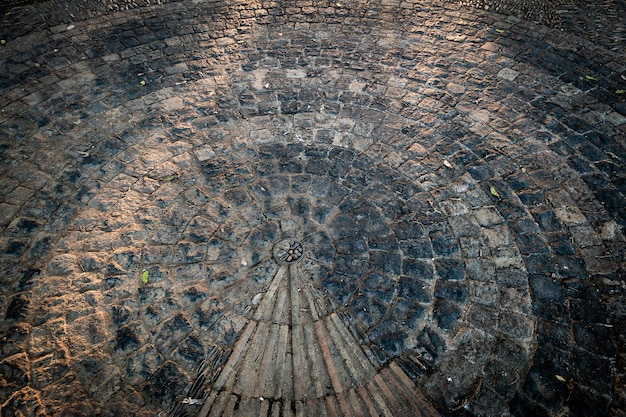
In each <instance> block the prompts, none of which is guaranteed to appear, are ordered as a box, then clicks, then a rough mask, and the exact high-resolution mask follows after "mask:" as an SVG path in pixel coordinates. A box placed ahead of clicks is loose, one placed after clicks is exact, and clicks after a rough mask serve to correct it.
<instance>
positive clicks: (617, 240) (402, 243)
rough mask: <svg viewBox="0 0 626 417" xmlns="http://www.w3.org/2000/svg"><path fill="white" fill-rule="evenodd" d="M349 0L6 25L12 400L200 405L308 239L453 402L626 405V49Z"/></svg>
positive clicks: (598, 408) (5, 208) (472, 16)
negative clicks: (287, 261) (289, 249)
mask: <svg viewBox="0 0 626 417" xmlns="http://www.w3.org/2000/svg"><path fill="white" fill-rule="evenodd" d="M343 3H344V2H339V3H337V2H328V3H310V2H300V1H298V2H295V1H294V2H288V3H284V4H283V3H281V4H277V3H272V2H258V3H254V2H253V3H241V2H218V1H211V2H209V1H207V2H187V1H184V2H171V3H166V4H163V5H154V6H151V7H138V8H135V9H132V10H126V11H124V12H114V11H112V10H107V11H104V12H101V13H98V14H99V15H98V16H96V15H94V16H92V17H91V18H89V19H84V20H78V19H77V20H76V21H72V22H64V23H63V24H60V25H58V26H49V25H46V24H44V23H43V22H41V23H37V22H32V25H31V26H29V30H28V31H22V32H16V33H15V34H14V35H12V36H10V34H9V33H8V32H6V33H4V32H3V35H2V36H3V38H4V40H5V41H6V42H5V43H3V44H2V45H0V55H1V57H2V58H1V59H0V65H2V68H3V72H2V73H3V75H1V76H0V86H1V88H2V90H1V91H2V93H1V94H0V126H1V127H0V154H1V157H2V160H3V164H0V175H1V176H2V181H1V184H0V227H1V228H2V234H1V235H0V258H1V259H0V265H1V267H0V268H1V270H2V278H1V279H0V314H1V316H2V317H3V318H4V321H3V324H2V326H0V331H1V333H2V344H0V352H2V355H0V369H2V370H3V371H2V374H1V375H2V377H1V378H2V384H1V385H0V387H1V389H0V407H1V409H2V411H6V413H12V412H13V413H18V412H19V413H22V414H23V415H33V416H39V415H67V416H73V415H77V416H78V415H137V416H141V415H146V416H148V415H157V414H158V413H168V412H170V411H171V410H173V409H175V410H177V411H176V412H177V413H178V414H177V415H185V414H182V412H181V408H180V407H183V405H182V403H181V401H182V400H183V399H184V398H185V397H187V396H191V395H192V394H193V395H195V394H199V395H200V394H202V393H203V392H205V390H206V389H207V387H210V386H211V384H212V383H213V382H215V378H213V379H210V378H209V379H207V380H204V379H202V378H204V377H206V376H207V375H213V377H216V374H215V375H214V374H210V373H209V374H206V373H203V372H204V371H202V372H200V370H199V368H198V366H199V364H200V363H202V362H204V363H208V364H211V366H215V369H217V368H219V367H221V366H224V364H225V362H226V360H227V358H228V357H229V355H231V354H232V353H233V349H234V348H235V346H236V343H237V341H238V340H240V338H241V337H242V334H244V333H245V328H246V326H247V325H248V324H249V323H250V322H253V321H254V320H253V319H254V317H253V314H254V311H255V308H256V307H255V306H256V304H257V303H258V302H259V299H260V298H258V295H259V294H261V295H262V294H263V293H265V292H267V291H268V288H269V285H270V281H271V277H272V276H274V275H275V274H276V271H277V269H278V266H277V265H276V263H275V262H274V261H273V260H272V249H273V247H274V244H275V243H277V242H279V241H281V240H282V239H286V238H297V239H298V240H299V241H301V242H302V243H303V245H304V247H305V252H304V253H305V255H304V259H303V260H302V262H301V263H300V264H298V265H299V266H298V268H300V269H299V271H300V272H301V273H302V274H304V276H305V277H307V279H308V280H309V282H310V283H311V285H312V288H315V291H316V292H315V295H316V297H318V299H319V300H318V301H319V303H320V304H324V306H325V307H324V308H325V309H326V310H327V311H328V314H334V313H336V314H337V317H341V321H342V322H343V323H345V325H346V326H348V327H349V328H350V329H352V331H353V332H354V334H356V335H358V337H357V338H356V340H357V341H358V344H359V346H360V349H362V350H363V351H364V352H368V355H369V356H368V357H369V358H370V359H371V360H372V361H373V362H374V363H376V364H377V365H376V366H377V367H378V368H377V369H378V370H381V369H387V367H389V366H390V365H389V364H390V363H392V362H393V363H397V364H398V365H399V366H400V367H401V368H402V370H403V371H404V372H405V373H406V375H408V376H409V377H410V378H411V380H412V381H413V383H414V384H415V385H416V387H417V388H418V389H419V390H420V391H421V392H423V393H424V395H425V396H426V397H427V400H428V401H430V402H432V403H433V404H434V405H435V407H436V408H437V409H438V410H439V412H440V413H441V415H450V416H454V415H477V416H478V415H520V416H526V415H547V416H565V415H570V416H577V415H585V416H590V415H598V416H605V415H611V416H620V415H623V414H624V412H625V410H626V397H625V393H624V389H623V386H624V378H625V377H626V376H625V375H626V370H625V362H624V361H625V360H626V358H625V357H624V345H625V341H626V336H625V334H626V329H625V328H624V325H623V323H624V322H625V320H624V319H625V318H626V310H625V308H624V305H625V301H624V296H623V294H624V279H625V276H624V270H625V261H624V235H623V229H624V226H625V225H626V214H625V213H626V210H625V209H626V207H625V206H626V198H625V194H624V183H625V181H626V177H625V176H624V169H623V167H624V158H625V157H626V148H625V147H626V142H625V141H624V138H625V137H626V117H625V116H624V111H623V102H624V95H623V93H618V91H620V90H622V91H623V89H624V88H625V87H624V86H625V85H626V84H625V83H626V81H625V80H624V77H625V76H626V67H625V66H624V62H626V61H624V59H623V58H624V56H623V51H621V50H612V49H611V48H610V47H609V48H607V47H606V46H607V45H608V44H606V43H605V44H603V43H602V42H599V41H598V43H593V42H591V41H589V39H585V38H584V37H577V36H575V35H576V34H571V33H567V32H562V31H558V30H554V29H550V28H548V27H546V26H541V25H539V24H535V23H529V22H528V21H523V20H519V19H518V18H513V17H510V16H509V17H507V16H505V15H502V14H498V13H495V12H493V11H480V10H475V9H470V8H464V7H461V6H459V5H456V4H453V3H447V2H437V1H428V2H395V1H392V2H383V3H381V4H378V5H372V4H365V3H360V2H356V1H350V2H348V3H345V4H343ZM533 4H534V3H533ZM41 7H45V5H44V6H41ZM41 10H44V9H41ZM23 16H27V14H25V15H21V14H19V13H18V14H15V15H14V16H13V17H11V16H5V20H7V19H9V21H10V22H11V25H13V26H7V27H14V26H15V25H19V24H24V23H25V21H23V20H21V19H23ZM165 16H166V17H165ZM26 26H28V25H26ZM144 271H145V272H144ZM146 272H147V278H146V279H147V281H148V282H147V283H143V282H142V279H143V278H144V277H145V276H146V275H145V273H146ZM199 375H200V376H202V375H204V377H202V378H199ZM272 400H280V398H275V399H272ZM242 401H243V400H242ZM294 407H295V405H294ZM183 408H184V407H183ZM188 410H189V414H188V415H193V412H194V410H195V412H196V413H197V412H199V410H198V409H195V408H193V407H191V406H189V407H188ZM342 413H344V411H342ZM8 415H10V414H8ZM305 415H308V414H306V413H305Z"/></svg>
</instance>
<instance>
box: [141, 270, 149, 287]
mask: <svg viewBox="0 0 626 417" xmlns="http://www.w3.org/2000/svg"><path fill="white" fill-rule="evenodd" d="M149 276H150V274H149V273H148V271H143V274H141V280H142V281H143V283H144V284H147V283H148V280H149Z"/></svg>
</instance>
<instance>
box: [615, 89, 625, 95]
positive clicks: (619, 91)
mask: <svg viewBox="0 0 626 417" xmlns="http://www.w3.org/2000/svg"><path fill="white" fill-rule="evenodd" d="M624 93H626V90H622V89H619V90H615V94H624Z"/></svg>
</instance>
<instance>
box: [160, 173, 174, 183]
mask: <svg viewBox="0 0 626 417" xmlns="http://www.w3.org/2000/svg"><path fill="white" fill-rule="evenodd" d="M176 178H178V175H176V174H172V175H166V176H164V177H163V178H161V181H162V182H170V181H173V180H175V179H176Z"/></svg>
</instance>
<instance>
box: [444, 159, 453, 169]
mask: <svg viewBox="0 0 626 417" xmlns="http://www.w3.org/2000/svg"><path fill="white" fill-rule="evenodd" d="M443 164H444V165H445V166H446V168H450V169H452V168H454V167H453V166H452V164H451V163H450V161H448V160H447V159H444V160H443Z"/></svg>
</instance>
